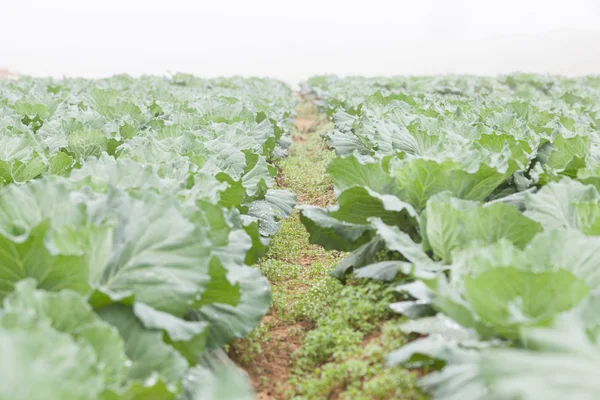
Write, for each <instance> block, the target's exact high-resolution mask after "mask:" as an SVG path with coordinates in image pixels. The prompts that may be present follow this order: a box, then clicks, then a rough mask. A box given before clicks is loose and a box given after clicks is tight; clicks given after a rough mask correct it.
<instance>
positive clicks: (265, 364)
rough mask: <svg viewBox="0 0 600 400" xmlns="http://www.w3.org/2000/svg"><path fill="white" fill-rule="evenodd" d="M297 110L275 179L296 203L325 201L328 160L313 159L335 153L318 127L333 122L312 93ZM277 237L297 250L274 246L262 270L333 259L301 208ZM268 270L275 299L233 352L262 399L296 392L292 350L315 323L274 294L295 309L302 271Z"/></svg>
mask: <svg viewBox="0 0 600 400" xmlns="http://www.w3.org/2000/svg"><path fill="white" fill-rule="evenodd" d="M296 112H297V116H296V117H295V118H294V120H293V127H292V145H291V147H290V149H289V155H288V157H287V158H285V159H283V160H281V161H279V162H278V163H277V164H278V169H279V173H278V175H277V179H276V182H277V185H278V186H279V187H280V188H281V189H288V190H291V191H292V192H294V193H295V194H296V196H297V203H298V204H311V205H319V206H324V205H326V204H329V203H330V202H331V201H333V192H332V187H331V184H330V182H329V180H328V178H327V177H326V175H325V165H326V163H325V162H323V163H322V165H321V164H320V163H318V162H315V159H323V158H327V157H328V154H329V153H331V151H330V150H328V149H327V147H326V146H325V144H324V143H323V141H322V139H321V138H320V136H319V133H323V132H325V131H327V130H328V129H329V128H330V125H328V124H329V122H328V121H327V119H326V117H325V116H324V115H323V114H320V113H318V111H317V109H316V107H315V106H314V104H313V103H312V100H311V99H307V98H304V97H300V96H299V100H298V107H297V110H296ZM303 182H309V183H308V184H303ZM313 182H315V183H314V184H313ZM286 226H287V227H286ZM302 235H306V237H303V236H302ZM299 236H300V237H301V238H300V239H299ZM273 240H274V241H275V242H277V243H278V245H275V246H273V247H282V246H284V247H285V246H288V245H289V246H290V248H295V249H297V250H295V251H290V253H288V254H285V251H284V252H283V253H284V254H281V253H282V252H278V251H277V250H275V251H273V252H271V253H270V254H268V255H267V256H266V257H265V258H264V259H263V260H261V261H260V262H259V266H260V268H261V270H263V272H264V268H265V266H266V265H267V267H268V265H269V263H284V264H285V265H286V266H290V265H292V266H293V267H292V268H296V269H298V270H300V274H303V273H304V271H310V270H311V269H312V268H322V266H321V265H322V264H323V263H327V262H331V261H332V256H331V255H329V254H328V255H324V254H323V253H324V252H323V251H322V250H315V247H316V246H313V245H309V244H308V237H307V233H306V232H305V230H304V227H303V226H302V225H301V224H300V222H299V220H298V212H297V211H296V212H295V213H294V214H293V215H292V216H291V217H290V221H285V222H284V226H283V227H282V229H281V230H280V232H279V233H278V234H277V235H276V237H275V238H274V239H273ZM273 253H275V254H273ZM333 257H335V256H333ZM277 266H278V264H276V267H277ZM306 273H307V274H313V273H314V272H313V273H311V272H306ZM265 275H266V276H267V277H268V278H269V281H270V283H271V288H272V292H273V296H274V304H273V306H272V307H271V309H270V310H269V312H268V313H267V315H266V316H265V317H264V319H263V321H262V323H261V325H260V326H259V328H258V329H257V333H256V335H257V337H255V338H250V339H246V340H242V341H239V342H237V343H234V345H233V346H232V348H231V349H230V351H229V353H230V355H231V356H232V358H233V359H234V360H236V361H237V363H238V364H239V365H240V366H241V367H242V368H243V369H244V370H246V372H247V373H248V375H249V376H250V379H251V381H252V384H253V386H254V388H255V390H256V393H257V398H258V399H259V400H280V399H287V398H289V396H290V394H291V393H292V388H291V387H290V384H289V378H290V374H291V371H292V368H293V354H294V352H295V351H296V350H297V349H298V348H299V347H300V346H301V345H302V340H303V338H304V336H305V335H306V333H307V332H308V331H310V330H311V329H313V328H314V324H313V322H311V321H307V320H304V319H303V318H302V317H297V316H296V317H291V318H290V315H282V314H287V312H288V311H289V310H284V311H283V312H281V311H282V310H281V308H282V305H281V304H282V301H279V302H278V301H277V300H276V296H284V297H285V298H286V299H291V300H286V301H283V303H284V304H283V308H284V309H285V308H288V309H292V308H293V307H294V305H293V303H294V299H296V301H297V299H298V298H300V297H301V296H302V295H304V294H305V292H306V290H307V286H306V285H304V284H303V279H302V277H301V276H300V277H299V278H300V279H296V280H292V281H286V280H283V281H282V280H281V279H272V278H271V276H270V274H268V273H266V274H265ZM297 278H298V277H297ZM307 279H308V278H307ZM277 303H279V305H278V304H277ZM249 354H251V355H249Z"/></svg>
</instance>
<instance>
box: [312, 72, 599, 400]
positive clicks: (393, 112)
mask: <svg viewBox="0 0 600 400" xmlns="http://www.w3.org/2000/svg"><path fill="white" fill-rule="evenodd" d="M305 89H306V90H309V91H310V92H312V95H313V96H315V98H316V100H315V101H316V102H317V103H318V104H319V105H320V106H321V107H323V109H324V110H325V111H327V112H328V114H329V115H330V116H331V118H332V119H333V121H334V122H335V129H334V130H333V131H332V132H330V133H329V134H327V136H326V140H327V142H328V143H329V145H330V146H331V147H332V148H333V149H335V151H336V153H337V155H338V157H337V158H336V159H334V160H333V161H332V163H331V164H330V165H329V167H328V173H329V174H330V176H331V177H332V179H333V181H334V190H335V194H336V197H337V200H338V204H337V205H335V206H330V207H328V208H319V207H304V208H303V210H302V220H303V222H304V224H305V225H306V227H307V229H308V230H309V232H310V235H311V240H312V241H313V242H314V243H318V244H320V245H322V246H323V247H325V248H329V249H338V250H343V251H351V254H350V255H349V256H348V257H347V258H346V259H345V260H344V261H343V262H342V263H341V264H340V265H339V266H338V267H337V269H336V270H335V271H334V275H336V276H337V277H339V278H340V279H344V277H345V276H346V274H349V273H353V274H354V275H356V276H357V277H361V278H371V279H379V280H383V281H388V282H390V285H394V287H395V289H396V290H397V291H398V292H399V293H400V294H401V295H402V296H403V297H402V298H403V300H402V301H399V302H397V303H395V304H392V305H391V307H392V309H393V310H395V311H397V312H398V313H400V314H402V315H404V316H405V317H407V318H408V320H407V322H406V323H403V325H402V327H403V330H404V331H405V332H406V333H407V334H411V335H414V339H415V340H413V341H411V342H410V343H409V344H407V345H406V346H404V347H402V348H400V349H398V350H397V351H395V352H393V353H392V354H390V355H389V356H388V361H389V362H390V364H392V365H398V364H402V365H405V366H406V367H410V368H421V369H422V370H423V371H425V372H426V373H427V375H426V376H425V377H424V378H422V379H421V381H420V382H421V385H422V386H423V388H425V389H426V390H427V391H428V392H429V393H430V394H431V395H432V397H433V398H436V399H452V400H455V399H456V400H458V399H474V400H476V399H510V400H513V399H527V400H529V399H544V400H548V399H565V398H569V399H592V398H597V397H598V395H599V394H600V381H599V380H598V379H597V377H598V374H600V194H599V190H600V78H597V77H585V78H577V79H566V78H561V77H549V76H535V75H523V74H519V75H510V76H504V77H498V78H484V77H469V76H446V77H431V78H375V79H366V78H345V79H340V78H335V77H317V78H313V79H311V80H310V81H308V82H307V83H306V85H305Z"/></svg>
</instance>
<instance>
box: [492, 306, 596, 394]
mask: <svg viewBox="0 0 600 400" xmlns="http://www.w3.org/2000/svg"><path fill="white" fill-rule="evenodd" d="M582 317H583V314H581V313H580V312H572V313H569V314H566V315H564V316H561V317H560V318H559V319H557V320H556V321H555V323H554V324H553V325H552V327H549V328H528V329H524V330H523V332H522V338H523V342H524V343H525V345H526V346H525V348H524V349H497V350H487V351H485V352H484V353H483V358H482V360H481V365H480V368H481V375H482V376H483V378H484V379H485V381H486V383H487V385H488V386H489V388H490V396H492V397H493V398H498V399H514V398H519V399H523V400H533V399H548V400H559V399H565V398H568V399H573V400H591V399H595V398H597V397H598V393H600V381H598V379H597V378H598V374H599V373H600V368H599V365H600V346H599V344H598V337H597V336H590V334H589V331H587V330H586V328H587V327H586V325H587V324H588V321H586V320H584V319H583V318H582ZM595 322H596V323H597V319H596V321H595Z"/></svg>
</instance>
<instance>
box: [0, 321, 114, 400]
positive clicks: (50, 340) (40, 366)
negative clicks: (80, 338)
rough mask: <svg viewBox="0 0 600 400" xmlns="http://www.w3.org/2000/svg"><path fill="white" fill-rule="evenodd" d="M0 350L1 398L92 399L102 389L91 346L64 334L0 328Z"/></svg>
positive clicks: (12, 399)
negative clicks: (79, 342) (0, 355)
mask: <svg viewBox="0 0 600 400" xmlns="http://www.w3.org/2000/svg"><path fill="white" fill-rule="evenodd" d="M0 354H2V357H0V380H1V383H2V384H1V385H0V398H2V399H7V400H8V399H11V400H38V399H48V400H88V399H89V400H94V399H96V397H97V395H98V394H99V393H100V392H101V390H102V382H103V377H102V374H101V373H99V371H98V370H97V367H96V365H97V364H96V363H97V360H96V357H95V356H94V352H93V350H92V349H91V348H90V347H89V346H87V345H82V344H78V343H77V342H76V341H75V340H73V339H72V338H71V337H69V335H67V334H64V333H59V332H57V331H54V330H52V329H49V328H38V327H30V328H27V329H19V328H14V329H0ZM32 366H35V368H32Z"/></svg>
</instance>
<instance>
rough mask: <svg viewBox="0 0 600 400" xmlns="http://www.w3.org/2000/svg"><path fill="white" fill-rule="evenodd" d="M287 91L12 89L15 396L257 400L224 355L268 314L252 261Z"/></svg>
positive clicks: (92, 86)
mask: <svg viewBox="0 0 600 400" xmlns="http://www.w3.org/2000/svg"><path fill="white" fill-rule="evenodd" d="M293 106H294V99H293V97H292V95H291V91H290V89H289V88H288V87H287V86H286V85H285V84H283V83H281V82H278V81H274V80H266V79H265V80H263V79H241V78H240V79H238V78H231V79H213V80H201V79H197V78H194V77H192V76H187V75H175V76H173V77H170V78H157V77H142V78H138V79H134V78H131V77H128V76H116V77H113V78H109V79H103V80H96V81H91V80H83V79H64V80H52V79H29V78H24V79H20V80H17V81H10V82H2V83H0V187H1V189H0V304H2V305H1V307H0V354H1V355H2V356H1V357H0V399H13V400H25V399H28V400H29V399H31V400H33V399H41V398H44V399H57V400H58V399H60V400H65V399H74V400H82V399H103V400H108V399H111V400H112V399H150V398H151V399H157V400H158V399H161V400H162V399H185V400H188V399H189V400H191V399H225V398H236V399H241V398H252V394H251V391H250V390H249V388H248V385H247V383H246V381H245V378H244V376H243V375H242V374H240V373H239V372H238V371H237V370H236V369H235V368H232V367H231V366H232V365H233V364H232V363H231V362H229V360H228V359H227V357H226V356H225V353H223V351H222V350H221V349H222V347H223V346H224V345H225V344H227V343H228V342H230V341H231V340H232V339H234V338H238V337H244V336H245V335H247V334H248V333H249V332H250V331H251V330H252V329H253V328H254V327H255V326H256V325H257V324H258V323H259V321H260V320H261V318H262V316H263V315H264V314H265V312H266V310H267V308H268V307H269V304H270V289H269V285H268V282H267V280H266V279H265V278H264V277H262V276H261V275H260V273H259V272H258V270H256V269H254V268H251V267H249V266H247V265H248V264H252V263H254V262H255V261H256V260H257V258H258V257H259V256H260V255H261V254H263V253H264V251H265V250H266V246H267V245H268V237H269V236H270V235H272V234H273V233H275V232H276V230H277V228H278V224H279V219H281V218H284V217H285V216H287V215H288V214H289V213H291V211H292V207H293V205H294V202H295V199H294V196H293V195H292V194H291V193H289V192H285V191H280V190H274V189H272V187H273V185H274V176H275V174H276V169H275V167H274V166H273V165H272V160H273V158H275V157H281V156H284V155H285V153H286V148H287V146H288V144H289V138H288V136H287V129H288V119H289V117H290V115H291V113H292V112H293Z"/></svg>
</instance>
